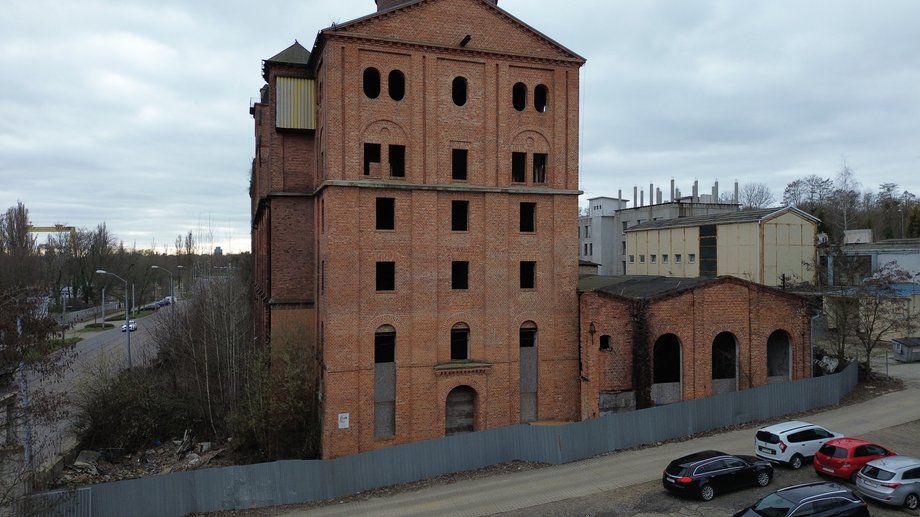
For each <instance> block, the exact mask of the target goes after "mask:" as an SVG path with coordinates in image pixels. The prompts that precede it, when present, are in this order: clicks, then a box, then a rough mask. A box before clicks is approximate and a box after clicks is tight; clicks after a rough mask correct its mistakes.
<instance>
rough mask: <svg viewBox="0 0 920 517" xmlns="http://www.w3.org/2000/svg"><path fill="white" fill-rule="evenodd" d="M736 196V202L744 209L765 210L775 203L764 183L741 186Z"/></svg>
mask: <svg viewBox="0 0 920 517" xmlns="http://www.w3.org/2000/svg"><path fill="white" fill-rule="evenodd" d="M738 196H739V199H738V202H739V203H741V207H742V208H744V209H751V208H767V207H769V206H771V205H773V204H774V203H775V202H776V198H774V197H773V193H772V192H770V187H768V186H767V185H766V184H765V183H746V184H744V185H742V186H741V190H740V191H739V193H738Z"/></svg>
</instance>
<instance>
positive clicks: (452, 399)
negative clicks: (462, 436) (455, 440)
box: [444, 386, 476, 436]
mask: <svg viewBox="0 0 920 517" xmlns="http://www.w3.org/2000/svg"><path fill="white" fill-rule="evenodd" d="M444 409H445V410H444V434H445V435H446V436H450V435H452V434H457V433H470V432H473V431H475V430H476V390H474V389H473V388H471V387H469V386H457V387H456V388H454V389H452V390H450V393H448V394H447V402H446V403H445V408H444Z"/></svg>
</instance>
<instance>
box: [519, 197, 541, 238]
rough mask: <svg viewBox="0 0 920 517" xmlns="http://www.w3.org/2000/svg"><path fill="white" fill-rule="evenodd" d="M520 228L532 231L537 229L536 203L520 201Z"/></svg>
mask: <svg viewBox="0 0 920 517" xmlns="http://www.w3.org/2000/svg"><path fill="white" fill-rule="evenodd" d="M520 228H521V231H522V232H525V233H532V232H534V231H536V229H537V204H536V203H521V220H520Z"/></svg>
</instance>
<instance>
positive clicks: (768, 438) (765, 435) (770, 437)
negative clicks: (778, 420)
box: [757, 431, 779, 444]
mask: <svg viewBox="0 0 920 517" xmlns="http://www.w3.org/2000/svg"><path fill="white" fill-rule="evenodd" d="M757 439H758V440H760V441H762V442H767V443H774V444H776V443H779V436H776V435H775V434H773V433H771V432H769V431H757Z"/></svg>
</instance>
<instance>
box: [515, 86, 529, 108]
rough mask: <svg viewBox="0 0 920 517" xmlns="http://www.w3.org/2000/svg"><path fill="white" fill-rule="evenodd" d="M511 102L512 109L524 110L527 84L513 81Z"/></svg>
mask: <svg viewBox="0 0 920 517" xmlns="http://www.w3.org/2000/svg"><path fill="white" fill-rule="evenodd" d="M511 104H512V105H514V109H516V110H518V111H524V108H526V107H527V85H526V84H524V83H515V84H514V88H512V89H511Z"/></svg>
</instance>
